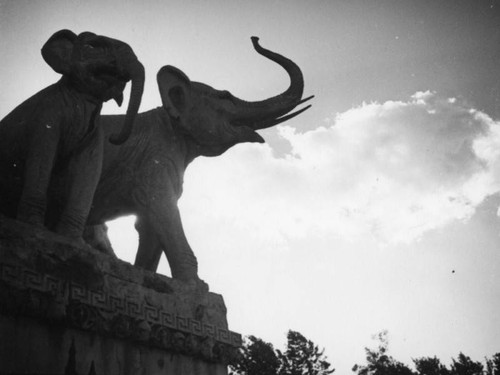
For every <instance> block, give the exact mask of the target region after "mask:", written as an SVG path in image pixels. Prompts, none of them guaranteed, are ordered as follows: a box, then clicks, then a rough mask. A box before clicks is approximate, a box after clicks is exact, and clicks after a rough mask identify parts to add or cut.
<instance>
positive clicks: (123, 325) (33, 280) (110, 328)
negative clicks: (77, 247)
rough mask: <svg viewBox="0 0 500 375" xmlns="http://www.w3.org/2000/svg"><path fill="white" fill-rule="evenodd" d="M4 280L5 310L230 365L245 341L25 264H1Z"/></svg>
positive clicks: (1, 289)
mask: <svg viewBox="0 0 500 375" xmlns="http://www.w3.org/2000/svg"><path fill="white" fill-rule="evenodd" d="M0 282H1V283H0V296H3V297H6V298H5V299H3V301H6V303H5V304H2V307H0V312H1V313H4V314H16V315H17V314H26V315H28V316H34V317H36V318H43V319H48V320H51V321H59V322H60V323H63V324H68V325H70V326H72V327H75V328H78V329H82V330H86V331H96V332H99V333H102V334H106V335H109V336H112V337H116V338H119V339H129V340H134V341H139V342H142V343H144V344H147V345H151V346H154V347H157V348H161V349H167V350H171V351H174V352H178V353H182V354H186V355H191V356H196V357H200V358H203V359H205V360H209V361H213V362H219V363H225V364H227V363H230V362H231V361H232V360H234V358H235V356H237V355H238V354H237V353H238V348H239V347H240V346H241V335H240V334H238V333H235V332H232V331H229V330H227V329H224V328H221V327H216V326H214V325H212V324H207V323H203V322H201V321H199V320H195V319H192V318H190V317H185V316H180V315H176V314H175V313H173V312H170V311H166V310H164V309H163V308H161V307H157V306H152V305H151V304H148V303H139V302H137V301H134V300H132V299H130V298H126V297H125V298H123V297H120V296H116V295H112V294H109V293H106V292H104V291H102V290H92V289H90V288H87V287H86V286H83V285H81V284H78V283H75V282H72V281H66V280H63V279H59V278H55V277H53V276H50V275H44V274H41V273H38V272H36V271H34V270H32V269H29V268H26V267H23V266H19V265H11V264H7V263H0ZM9 301H10V302H9Z"/></svg>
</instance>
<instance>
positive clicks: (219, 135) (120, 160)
mask: <svg viewBox="0 0 500 375" xmlns="http://www.w3.org/2000/svg"><path fill="white" fill-rule="evenodd" d="M252 42H253V46H254V48H255V50H256V51H257V52H258V53H259V54H261V55H263V56H265V57H267V58H268V59H270V60H271V61H274V62H275V63H277V64H279V65H280V66H282V67H283V68H284V69H285V70H286V72H287V73H288V75H289V76H290V80H291V83H290V86H289V87H288V89H287V90H286V91H284V92H283V93H281V94H279V95H277V96H274V97H271V98H269V99H265V100H262V101H256V102H248V101H244V100H241V99H238V98H237V97H235V96H233V95H232V94H231V93H229V92H228V91H220V90H216V89H213V88H212V87H210V86H207V85H205V84H203V83H199V82H192V81H190V79H189V78H188V77H187V76H186V75H185V74H184V73H183V72H182V71H180V70H179V69H177V68H175V67H173V66H164V67H163V68H161V69H160V71H159V72H158V74H157V82H158V86H159V91H160V96H161V100H162V104H163V106H162V107H158V108H156V109H152V110H150V111H147V112H144V113H140V114H139V115H138V116H137V119H136V126H135V127H134V130H133V132H132V135H131V136H130V139H129V141H128V142H127V143H125V144H123V145H122V146H119V147H111V146H109V145H106V146H105V147H104V159H103V168H102V174H101V178H100V180H99V184H98V186H97V189H96V193H95V195H94V201H93V204H92V210H91V212H90V215H89V218H88V222H87V224H88V225H89V227H88V230H87V231H86V233H87V235H86V236H84V238H85V240H86V241H87V242H88V243H89V244H92V245H93V246H95V247H97V248H100V250H102V251H104V252H108V253H112V249H111V248H110V243H109V240H108V239H107V234H106V227H105V222H106V221H108V220H112V219H115V218H117V217H120V216H123V215H130V214H134V215H136V216H137V221H136V229H137V231H138V233H139V249H138V252H137V256H136V260H135V265H136V266H139V267H142V268H145V269H147V270H151V271H156V269H157V266H158V262H159V259H160V256H161V254H162V251H163V252H165V254H166V256H167V260H168V262H169V265H170V268H171V273H172V277H174V278H176V279H180V280H183V281H190V280H195V281H196V280H199V279H198V266H197V260H196V257H195V255H194V254H193V251H192V250H191V247H190V246H189V243H188V241H187V239H186V236H185V234H184V230H183V228H182V223H181V217H180V214H179V209H178V207H177V201H178V199H179V198H180V196H181V194H182V184H183V176H184V171H185V170H186V167H187V166H188V165H189V163H190V162H191V161H193V159H195V158H196V157H198V156H217V155H220V154H222V153H223V152H225V151H226V150H227V149H229V148H230V147H232V146H234V145H236V144H238V143H242V142H261V143H262V142H264V139H263V138H262V137H261V136H260V135H259V134H257V132H256V130H259V129H264V128H267V127H270V126H273V125H276V124H279V123H282V122H283V121H286V120H288V119H290V118H292V117H294V116H296V115H298V114H300V113H302V112H303V111H304V110H306V109H307V108H309V107H310V105H309V106H307V107H305V108H303V109H301V110H298V111H296V112H293V113H290V112H291V111H292V110H293V109H294V108H295V107H296V106H298V105H299V104H301V103H303V102H305V101H306V100H309V99H311V98H312V96H311V97H309V98H307V99H302V93H303V89H304V81H303V77H302V72H301V71H300V68H299V67H298V66H297V65H296V64H295V63H294V62H292V61H291V60H289V59H287V58H285V57H283V56H281V55H279V54H277V53H275V52H272V51H270V50H267V49H264V48H263V47H261V46H260V45H259V42H258V38H256V37H252ZM122 122H123V116H120V115H110V116H102V118H101V124H102V128H103V129H104V132H105V133H106V134H112V133H114V132H116V131H117V129H118V128H119V127H120V124H121V123H122Z"/></svg>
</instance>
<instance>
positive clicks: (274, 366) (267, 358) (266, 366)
mask: <svg viewBox="0 0 500 375" xmlns="http://www.w3.org/2000/svg"><path fill="white" fill-rule="evenodd" d="M279 366H280V362H279V360H278V357H277V355H276V352H275V351H274V348H273V345H272V344H270V343H267V342H265V341H263V340H261V339H259V338H257V337H255V336H248V337H246V338H245V341H244V343H243V347H242V349H241V356H240V359H239V361H238V362H237V363H236V364H234V365H232V366H231V367H230V369H231V370H232V372H231V374H234V375H276V374H277V373H278V368H279Z"/></svg>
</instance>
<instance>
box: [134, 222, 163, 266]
mask: <svg viewBox="0 0 500 375" xmlns="http://www.w3.org/2000/svg"><path fill="white" fill-rule="evenodd" d="M135 229H136V230H137V233H138V234H139V249H138V250H137V255H136V257H135V265H136V266H138V267H141V268H144V269H146V270H148V271H153V272H155V271H156V270H157V269H158V263H159V262H160V257H161V253H162V248H161V245H160V241H159V239H158V236H157V235H156V233H155V231H154V229H153V227H152V226H151V225H150V224H149V223H148V222H147V219H145V218H143V217H140V216H139V217H137V220H136V222H135Z"/></svg>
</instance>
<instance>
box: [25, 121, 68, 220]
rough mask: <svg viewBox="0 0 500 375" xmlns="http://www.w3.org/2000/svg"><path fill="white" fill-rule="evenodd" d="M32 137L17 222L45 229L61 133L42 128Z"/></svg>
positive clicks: (37, 129) (36, 130)
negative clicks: (51, 181)
mask: <svg viewBox="0 0 500 375" xmlns="http://www.w3.org/2000/svg"><path fill="white" fill-rule="evenodd" d="M32 137H33V139H34V141H32V143H33V145H32V147H31V149H30V152H29V155H28V158H27V160H26V167H25V172H24V186H23V190H22V194H21V198H20V200H19V205H18V209H17V218H18V219H19V220H21V221H24V222H26V223H29V224H33V225H37V226H43V224H44V221H45V211H46V208H47V191H48V187H49V182H50V178H51V174H52V170H53V166H54V162H55V156H56V153H57V147H58V143H59V133H58V132H57V131H56V130H55V129H53V128H45V127H40V128H36V129H35V131H34V132H33V134H32Z"/></svg>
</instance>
